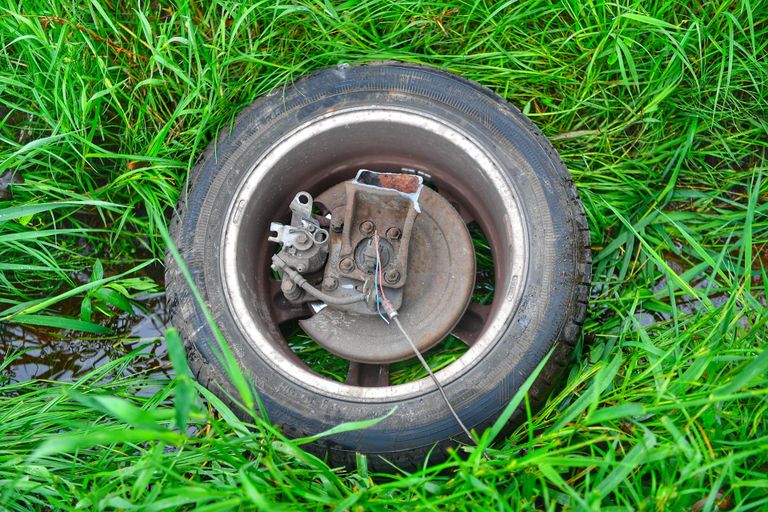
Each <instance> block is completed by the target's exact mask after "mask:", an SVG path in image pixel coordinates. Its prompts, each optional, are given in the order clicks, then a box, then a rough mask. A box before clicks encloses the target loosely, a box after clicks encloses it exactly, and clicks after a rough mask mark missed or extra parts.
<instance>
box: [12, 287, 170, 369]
mask: <svg viewBox="0 0 768 512" xmlns="http://www.w3.org/2000/svg"><path fill="white" fill-rule="evenodd" d="M141 305H142V306H143V308H144V310H140V309H139V308H135V311H134V313H135V314H134V315H127V314H124V315H120V316H117V317H115V318H113V319H112V320H111V321H109V322H108V323H107V324H106V325H108V326H109V327H110V328H111V329H112V330H113V331H114V332H115V333H116V335H115V336H106V337H105V336H95V335H87V334H82V333H79V334H78V333H74V334H73V333H72V332H68V331H60V330H57V329H50V328H45V327H33V326H20V325H12V324H1V323H0V354H2V356H3V359H4V360H6V361H7V358H8V357H9V356H11V355H12V354H15V353H18V352H19V351H23V354H21V355H20V356H19V357H17V358H15V359H14V360H13V361H12V362H10V363H9V364H8V365H7V366H6V367H5V368H4V369H3V370H2V373H0V384H8V383H15V382H24V381H28V380H34V379H38V380H52V381H54V380H55V381H62V382H72V381H75V380H77V379H78V378H80V377H83V376H84V375H87V374H88V373H89V372H91V371H93V370H94V369H96V368H98V367H100V366H102V365H104V364H105V363H108V362H109V361H112V360H115V359H117V358H119V357H121V356H124V355H126V354H128V353H130V352H132V351H134V350H137V349H140V355H139V356H138V357H134V358H133V359H131V362H130V365H129V366H128V367H127V368H126V370H125V372H124V373H125V374H138V373H143V374H146V375H149V376H152V377H159V378H167V377H169V376H171V375H172V370H171V368H170V363H169V362H168V358H167V353H166V349H165V342H164V340H163V335H164V333H165V329H167V328H168V327H169V326H170V320H169V318H168V314H167V311H166V307H165V296H164V294H156V295H154V296H152V297H151V298H148V299H145V300H143V301H141Z"/></svg>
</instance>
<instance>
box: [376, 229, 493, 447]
mask: <svg viewBox="0 0 768 512" xmlns="http://www.w3.org/2000/svg"><path fill="white" fill-rule="evenodd" d="M373 243H374V246H375V249H376V274H377V276H375V277H374V286H375V285H376V281H378V285H379V286H378V288H376V306H377V307H378V305H379V298H381V302H382V303H383V304H384V311H386V313H387V316H389V319H390V320H392V321H393V322H395V325H396V326H397V328H398V329H400V332H401V333H402V335H403V337H404V338H405V339H406V340H407V341H408V344H409V345H410V346H411V350H413V353H414V354H415V355H416V358H417V359H418V360H419V362H420V363H421V366H423V367H424V370H426V372H427V373H428V374H429V376H430V377H431V378H432V381H433V382H434V383H435V386H437V389H438V391H440V394H441V395H442V397H443V400H444V401H445V405H447V406H448V410H450V411H451V414H452V415H453V417H454V418H455V419H456V423H458V424H459V426H460V427H461V430H463V431H464V433H465V434H467V437H468V438H469V440H470V441H471V442H472V444H474V445H477V441H475V438H474V437H472V434H471V433H470V432H469V429H468V428H467V426H466V425H464V422H463V421H461V418H460V417H459V415H458V414H457V413H456V411H455V410H454V408H453V406H452V405H451V402H450V401H449V400H448V395H446V394H445V390H444V389H443V386H442V384H440V381H438V380H437V377H436V376H435V374H434V373H433V372H432V369H431V368H430V367H429V365H428V364H427V361H426V360H425V359H424V357H423V356H422V355H421V352H419V349H418V348H417V347H416V344H415V343H414V342H413V340H412V339H411V337H410V336H409V335H408V333H407V332H406V330H405V328H404V327H403V324H402V323H400V318H399V317H398V313H397V310H396V309H395V308H394V306H393V305H392V303H391V302H390V301H389V299H388V298H387V296H386V294H385V293H384V286H383V285H382V283H381V265H380V261H381V256H380V254H379V234H378V233H377V232H376V231H374V233H373ZM379 315H381V311H379ZM382 318H384V317H383V316H382ZM384 320H385V321H386V318H385V319H384ZM387 323H389V322H387ZM486 457H487V455H486Z"/></svg>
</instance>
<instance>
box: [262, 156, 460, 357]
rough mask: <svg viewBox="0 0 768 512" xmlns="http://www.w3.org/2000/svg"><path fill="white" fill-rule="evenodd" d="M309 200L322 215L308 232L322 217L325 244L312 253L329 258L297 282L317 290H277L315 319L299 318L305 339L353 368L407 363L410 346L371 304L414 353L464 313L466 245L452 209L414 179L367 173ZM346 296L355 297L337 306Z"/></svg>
mask: <svg viewBox="0 0 768 512" xmlns="http://www.w3.org/2000/svg"><path fill="white" fill-rule="evenodd" d="M302 194H303V193H302ZM297 197H299V196H297ZM294 203H295V201H294ZM316 203H317V204H319V205H320V206H321V207H322V209H324V210H325V211H327V212H329V215H326V217H318V216H315V217H317V219H316V220H315V221H312V220H311V219H310V221H309V224H312V223H313V222H315V223H316V224H317V225H316V227H314V228H311V227H310V229H311V230H315V231H322V228H321V227H320V224H321V223H323V222H325V223H327V222H328V217H329V216H330V223H329V224H330V228H331V229H329V230H328V232H329V235H330V236H329V238H328V240H327V242H328V243H327V245H326V246H321V247H320V248H319V249H317V250H314V251H313V252H312V254H317V253H322V254H325V251H327V254H328V257H327V261H326V263H325V267H324V268H323V269H322V274H320V271H318V272H317V273H315V274H314V275H305V276H303V277H306V279H307V282H309V283H314V284H316V285H317V286H318V287H320V288H322V293H307V294H301V293H300V291H301V290H299V291H296V290H295V289H293V290H288V292H289V293H286V287H285V286H284V287H283V292H284V294H285V296H286V298H287V299H289V300H292V301H294V302H300V301H303V302H312V303H313V304H312V305H313V310H315V311H316V313H315V314H314V315H313V316H311V317H310V318H307V319H304V320H301V321H300V322H299V324H300V326H301V327H302V329H303V330H304V331H305V332H306V333H307V335H309V336H310V337H311V338H312V339H313V340H314V341H316V342H317V343H318V344H320V345H321V346H323V347H324V348H326V349H327V350H328V351H330V352H332V353H334V354H336V355H338V356H340V357H342V358H344V359H347V360H350V361H354V362H358V363H367V364H387V363H393V362H396V361H401V360H405V359H409V358H410V357H413V355H414V354H413V351H412V349H411V347H410V346H409V345H408V343H407V341H406V340H404V339H403V337H402V335H401V334H400V333H399V332H398V331H397V330H396V329H394V328H393V327H391V326H389V325H387V323H386V321H385V320H384V319H383V318H385V315H383V314H382V313H383V309H382V308H381V304H380V303H379V302H380V301H381V300H388V301H390V302H391V303H392V304H393V306H394V308H395V309H397V310H398V313H399V317H400V319H401V322H402V323H403V325H404V326H405V328H406V329H407V330H408V332H409V333H410V334H411V336H412V338H413V341H414V343H415V345H416V347H417V348H418V350H419V351H420V352H424V351H426V350H429V349H430V348H431V347H433V346H434V345H435V344H437V343H439V342H440V341H441V340H442V339H443V338H444V337H445V336H446V335H447V334H448V333H449V332H450V331H451V329H453V327H454V326H455V325H456V323H457V322H458V321H459V319H460V318H461V316H462V315H463V313H464V311H465V310H466V307H467V305H468V304H469V301H470V299H471V294H472V289H473V287H474V276H475V254H474V248H473V245H472V240H471V237H470V235H469V232H468V230H467V228H466V225H465V224H464V222H463V220H462V218H461V217H460V215H459V214H458V212H457V211H456V210H455V209H454V208H453V207H452V206H451V204H450V203H449V202H448V201H447V200H446V199H444V198H443V197H441V196H440V195H439V194H438V193H436V192H434V191H433V190H431V189H429V188H426V187H423V186H422V185H421V178H420V177H416V176H413V175H406V174H390V173H384V174H381V173H374V172H371V171H360V172H359V173H358V177H357V178H356V179H355V180H350V181H347V182H343V183H340V184H337V185H335V186H333V187H331V188H330V189H328V190H326V191H325V192H323V193H322V194H320V195H319V196H318V197H317V199H316ZM292 205H293V203H292ZM293 208H294V207H293V206H292V210H293ZM294 213H295V211H294ZM342 219H343V220H342ZM303 222H304V223H305V224H307V219H305V220H304V221H303ZM293 224H296V219H294V222H293ZM278 226H279V225H278ZM284 229H288V228H284ZM273 241H277V240H275V239H273ZM294 246H295V244H294ZM284 250H285V249H284ZM282 253H283V251H281V253H279V255H280V254H282ZM289 256H290V255H289ZM291 257H294V258H295V256H291ZM304 267H306V268H308V267H309V265H304ZM315 270H316V266H315ZM283 284H284V285H285V277H284V282H283ZM307 289H308V290H310V292H311V290H312V288H311V287H310V288H307ZM379 292H380V293H381V294H383V296H382V295H380V293H379ZM355 293H356V294H357V295H358V296H360V300H358V301H356V302H352V303H348V304H338V303H336V302H338V300H337V298H339V297H354V294H355ZM323 296H326V297H327V300H326V301H323V300H319V301H318V300H315V299H318V298H319V299H322V298H323Z"/></svg>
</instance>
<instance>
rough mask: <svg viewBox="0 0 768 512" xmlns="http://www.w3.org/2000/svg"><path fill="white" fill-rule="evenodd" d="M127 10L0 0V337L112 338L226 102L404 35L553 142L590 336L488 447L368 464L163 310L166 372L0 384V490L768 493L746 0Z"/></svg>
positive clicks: (2, 495) (759, 155)
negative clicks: (279, 404)
mask: <svg viewBox="0 0 768 512" xmlns="http://www.w3.org/2000/svg"><path fill="white" fill-rule="evenodd" d="M138 5H139V4H133V3H123V2H120V1H117V0H108V1H103V2H97V1H89V2H78V3H75V2H61V1H54V0H52V1H50V2H35V1H30V2H23V3H19V2H12V1H6V0H2V1H0V49H1V50H0V98H2V101H0V177H1V178H0V322H2V323H3V325H2V326H0V335H3V334H2V333H4V332H7V331H6V330H3V329H9V328H14V329H15V328H18V327H20V326H24V325H27V326H34V328H35V329H54V330H57V329H63V330H64V331H63V333H64V335H66V334H67V332H70V336H73V337H74V336H81V334H82V333H90V334H92V335H99V336H107V335H108V333H106V329H108V328H109V327H108V326H109V317H110V316H111V315H116V314H117V312H119V311H121V310H128V309H129V308H131V307H133V305H136V303H137V302H138V303H140V302H141V300H142V297H143V295H142V294H146V293H153V292H152V291H151V290H152V286H153V283H152V282H150V281H148V280H147V279H146V278H145V277H144V276H145V274H144V273H142V266H143V265H145V264H147V263H148V262H151V261H152V259H153V258H161V257H162V255H163V252H164V249H165V244H164V242H163V237H162V233H163V223H164V222H165V221H167V219H168V218H169V216H170V214H171V212H172V209H173V205H174V204H175V202H176V199H177V197H178V195H179V193H180V192H181V191H182V188H183V184H184V182H185V181H186V177H187V173H188V171H189V169H190V167H191V165H192V164H193V163H194V161H195V159H196V158H197V157H198V156H199V154H200V153H201V152H202V151H203V149H204V148H205V146H206V145H207V144H208V142H209V141H210V140H212V139H213V138H214V137H215V135H216V133H218V131H219V129H220V128H223V127H226V126H227V125H228V124H229V123H230V121H231V120H232V118H233V116H234V115H235V114H236V113H237V112H238V111H239V110H240V109H242V108H243V107H244V106H246V105H248V104H249V103H250V102H251V101H253V100H254V99H255V98H256V97H258V96H259V95H261V94H264V93H266V92H268V91H270V90H273V89H274V88H275V87H279V86H280V84H282V83H284V82H285V81H286V80H290V79H291V78H294V77H297V76H300V75H302V74H304V73H306V72H308V71H311V70H313V69H316V68H318V67H321V66H327V65H335V64H338V63H342V62H349V63H354V62H363V61H366V60H373V59H399V60H407V61H412V62H422V63H427V64H433V65H437V66H440V67H443V68H445V69H448V70H450V71H454V72H457V73H460V74H463V75H465V76H467V77H468V78H471V79H473V80H477V81H478V82H480V83H482V84H483V85H486V86H488V87H490V88H492V89H493V90H495V91H497V92H499V93H500V94H502V95H504V96H505V97H507V98H509V100H510V101H511V102H513V103H514V104H516V105H518V106H519V107H520V108H521V109H523V110H524V111H525V112H526V113H527V114H528V115H529V116H530V117H531V118H532V119H533V121H534V122H535V123H536V124H537V125H538V126H540V127H541V129H542V130H543V131H544V133H545V134H546V135H547V136H548V137H550V138H551V139H552V140H553V141H554V144H555V146H556V148H557V149H558V151H559V152H560V154H561V155H562V157H563V159H564V161H565V163H566V165H567V166H568V167H569V169H570V170H571V171H572V173H573V175H574V178H575V180H576V183H577V186H578V188H579V192H580V194H581V197H582V199H583V201H584V204H585V207H586V210H587V215H588V218H589V222H590V227H591V230H592V243H593V250H594V261H595V266H594V274H595V275H594V288H593V293H592V302H591V306H590V308H589V310H588V313H587V321H586V323H585V326H584V339H583V341H582V342H581V343H580V344H579V346H578V348H577V351H576V354H575V356H574V359H573V363H572V366H571V367H570V370H569V372H568V374H567V376H566V379H565V382H564V384H563V387H562V388H561V389H559V390H558V391H556V392H554V393H553V394H552V396H551V397H550V398H549V400H548V401H547V403H546V405H545V407H544V408H543V409H542V410H541V411H539V412H538V413H536V414H529V415H528V418H527V421H526V422H525V423H524V424H523V425H522V426H520V427H519V428H517V429H516V430H514V431H512V432H511V433H509V434H508V435H506V436H501V435H499V434H498V432H497V431H496V430H492V431H489V432H487V433H486V434H485V435H484V437H483V446H486V445H487V446H488V448H487V452H488V454H489V456H490V460H486V459H484V458H483V457H482V456H481V455H480V452H479V451H478V450H473V449H469V448H468V449H463V450H461V451H460V452H459V453H456V454H455V455H454V456H452V457H451V458H450V459H449V460H448V461H447V462H445V463H442V464H437V465H430V464H429V463H426V464H425V465H424V468H423V469H422V470H421V471H418V472H414V473H410V474H404V473H400V474H395V475H391V476H377V477H376V478H375V479H374V478H372V477H373V476H374V475H371V474H370V473H369V471H368V469H367V464H366V461H365V459H364V458H362V457H361V458H360V460H359V463H358V465H357V467H355V468H346V469H332V468H328V467H327V466H326V465H325V464H324V463H323V462H322V461H320V460H318V459H316V458H315V457H312V456H310V455H308V454H306V453H305V452H303V451H302V450H301V448H300V444H301V443H300V442H290V441H288V440H286V439H284V438H283V437H282V436H281V434H280V433H279V432H278V431H276V430H275V429H274V428H273V427H271V426H270V425H269V423H267V422H264V421H261V420H258V419H254V420H253V421H252V422H251V423H252V424H248V425H246V424H244V423H242V422H241V421H240V420H238V419H237V418H236V417H235V416H234V415H233V414H232V413H231V411H230V410H229V409H227V408H226V406H224V405H223V404H222V403H221V402H219V401H218V400H216V399H215V397H213V396H212V395H210V393H208V392H207V391H206V390H205V389H203V388H200V387H198V386H196V385H195V384H194V383H193V381H192V380H191V379H190V377H189V374H188V371H187V370H186V367H185V364H184V361H183V358H182V357H180V353H179V343H178V340H177V338H176V337H175V335H174V332H173V331H170V332H169V335H168V336H167V338H168V339H167V341H168V347H169V356H170V358H171V359H172V360H173V363H174V368H175V370H176V377H175V378H173V379H170V380H169V379H167V378H159V377H153V376H148V375H146V374H130V372H126V369H127V368H130V367H131V365H132V364H133V361H134V360H136V358H142V357H145V356H143V355H142V353H141V351H140V350H138V349H137V350H136V351H134V352H131V353H129V354H127V355H124V356H121V357H119V358H117V359H115V360H113V361H111V362H109V363H107V364H104V365H102V366H100V367H98V368H94V369H93V370H92V371H91V372H90V373H87V374H85V375H83V376H82V377H80V378H79V379H78V380H77V381H75V382H70V383H66V382H40V381H25V382H19V383H7V382H5V383H4V381H0V384H2V387H1V388H0V439H2V442H0V507H3V508H7V509H9V510H49V509H62V510H74V509H123V510H130V509H140V510H177V509H193V508H195V509H197V508H199V509H201V510H230V509H238V508H239V509H244V510H250V509H253V508H257V509H263V510H278V509H281V508H285V509H336V510H347V509H349V510H367V509H399V508H403V507H407V508H417V507H418V508H423V509H430V508H455V509H464V508H468V509H469V508H472V509H478V510H488V509H499V510H514V509H518V508H520V509H528V510H533V509H536V510H571V509H576V510H597V509H601V508H611V509H621V510H718V509H720V510H724V509H737V510H762V509H765V508H766V507H768V477H766V474H768V429H767V428H766V416H765V413H766V409H767V408H768V398H767V397H766V395H767V394H768V385H767V384H768V382H767V381H766V376H767V375H768V350H766V334H765V332H766V330H767V329H766V323H767V322H768V321H767V320H766V318H767V316H766V299H765V281H766V273H767V270H766V268H767V267H768V255H767V252H766V244H767V243H768V215H767V213H768V211H767V210H768V185H767V184H766V183H767V182H768V181H767V180H766V177H765V170H766V146H768V121H767V120H766V119H768V116H766V105H767V104H768V97H767V94H766V81H767V80H768V64H767V63H766V58H765V56H766V54H767V53H768V52H767V51H766V45H768V6H767V5H766V3H765V2H764V1H759V0H757V1H756V0H751V1H746V0H745V1H737V2H729V3H710V2H698V3H689V2H673V1H668V0H662V1H659V2H653V3H647V2H632V1H621V2H613V3H604V2H584V3H582V2H565V3H558V4H550V3H546V2H542V1H538V0H532V1H529V2H520V3H501V4H495V3H491V2H480V1H477V0H467V1H464V2H442V1H440V0H436V1H433V2H416V1H400V2H395V3H390V2H375V1H369V0H361V1H358V2H351V1H350V2H341V3H339V2H336V3H332V2H308V1H304V0H295V1H292V2H255V3H252V2H251V3H236V2H205V3H204V2H178V3H166V2H146V3H142V4H141V7H137V6H138ZM154 284H155V285H161V283H154ZM72 301H75V302H76V303H77V305H78V307H77V308H74V309H73V308H71V307H66V308H65V307H64V305H65V304H71V302H72ZM76 333H77V334H76ZM116 341H118V340H116ZM13 363H14V355H13V354H11V353H9V354H5V359H4V361H3V363H2V364H1V365H0V366H2V368H6V367H8V366H10V365H12V364H13ZM238 385H239V387H240V391H241V393H242V397H241V398H242V400H241V401H242V403H243V404H244V405H245V406H246V407H250V408H251V409H253V408H254V407H256V405H255V403H256V402H255V398H254V397H253V396H252V395H250V394H249V390H248V386H247V382H244V381H243V382H239V384H238ZM517 398H518V399H519V400H521V402H519V403H520V404H522V406H524V407H525V406H527V402H526V401H525V399H524V397H523V396H522V395H521V396H519V397H517ZM512 405H513V406H514V405H515V404H514V403H513V404H512ZM358 426H360V425H358Z"/></svg>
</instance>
